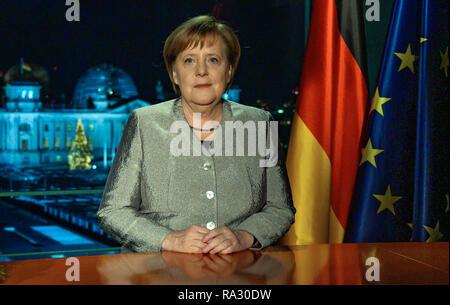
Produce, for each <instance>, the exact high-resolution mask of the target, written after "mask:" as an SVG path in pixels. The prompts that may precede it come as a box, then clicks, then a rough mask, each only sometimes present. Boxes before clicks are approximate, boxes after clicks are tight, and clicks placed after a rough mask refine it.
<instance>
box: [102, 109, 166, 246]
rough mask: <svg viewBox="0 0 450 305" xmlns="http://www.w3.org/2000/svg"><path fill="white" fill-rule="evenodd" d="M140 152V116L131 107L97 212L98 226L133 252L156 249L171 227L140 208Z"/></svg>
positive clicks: (141, 152)
mask: <svg viewBox="0 0 450 305" xmlns="http://www.w3.org/2000/svg"><path fill="white" fill-rule="evenodd" d="M142 154H143V151H142V141H141V132H140V129H139V118H138V114H137V112H136V111H133V112H132V113H131V115H130V117H129V119H128V122H127V125H126V127H125V129H124V131H123V135H122V138H121V140H120V144H119V147H118V149H117V152H116V156H115V158H114V161H113V163H112V165H111V169H110V171H109V174H108V179H107V181H106V185H105V190H104V192H103V197H102V200H101V203H100V207H99V210H98V212H97V216H98V219H99V224H100V227H101V228H102V229H103V230H104V231H105V233H107V234H109V235H110V236H111V237H113V238H114V239H115V240H116V241H118V242H119V243H120V244H121V245H122V246H124V247H126V248H128V249H131V250H133V251H136V252H158V251H161V245H162V242H163V241H164V239H165V237H166V236H167V234H169V233H170V232H171V230H170V229H169V228H167V227H164V226H161V225H159V224H156V223H155V222H153V221H152V220H151V219H149V218H147V217H146V216H145V214H141V213H140V212H139V207H140V204H141V190H140V184H141V170H142V166H141V163H142Z"/></svg>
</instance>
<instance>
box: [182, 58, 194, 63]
mask: <svg viewBox="0 0 450 305" xmlns="http://www.w3.org/2000/svg"><path fill="white" fill-rule="evenodd" d="M193 61H194V60H193V59H192V58H186V59H185V60H184V62H185V63H188V64H190V63H192V62H193Z"/></svg>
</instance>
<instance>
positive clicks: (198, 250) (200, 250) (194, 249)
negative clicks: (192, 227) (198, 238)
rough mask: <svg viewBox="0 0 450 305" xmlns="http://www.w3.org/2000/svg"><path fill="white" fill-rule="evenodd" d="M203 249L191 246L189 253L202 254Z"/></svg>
mask: <svg viewBox="0 0 450 305" xmlns="http://www.w3.org/2000/svg"><path fill="white" fill-rule="evenodd" d="M202 251H203V248H200V247H197V246H190V247H188V249H187V252H188V253H202Z"/></svg>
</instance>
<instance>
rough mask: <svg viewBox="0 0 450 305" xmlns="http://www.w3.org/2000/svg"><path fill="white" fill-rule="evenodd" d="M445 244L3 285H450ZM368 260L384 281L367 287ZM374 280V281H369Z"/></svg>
mask: <svg viewBox="0 0 450 305" xmlns="http://www.w3.org/2000/svg"><path fill="white" fill-rule="evenodd" d="M448 245H449V244H448V242H445V243H378V244H336V245H328V244H321V245H311V246H293V247H281V246H276V247H269V248H266V249H264V250H263V251H243V252H240V253H235V254H231V255H223V256H218V255H196V254H183V253H174V252H162V253H136V254H115V255H98V256H80V257H77V258H78V260H79V263H80V265H79V266H80V281H79V282H68V281H67V280H66V271H67V269H68V268H70V267H71V266H70V265H69V266H66V264H65V263H66V259H67V258H52V259H36V260H24V261H10V262H0V271H1V272H0V273H2V274H3V275H1V274H0V276H2V277H3V279H1V278H0V283H2V284H207V285H211V284H212V285H214V284H224V285H228V284H256V285H266V284H267V285H278V284H282V285H285V284H295V285H297V284H319V285H320V284H322V285H323V284H325V285H326V284H368V285H377V284H446V285H448V284H449V273H448V264H449V246H448ZM368 257H376V258H377V259H378V261H379V274H380V281H371V282H369V281H367V280H366V272H367V270H368V269H369V268H370V267H371V266H366V260H367V258H368ZM371 274H374V273H371Z"/></svg>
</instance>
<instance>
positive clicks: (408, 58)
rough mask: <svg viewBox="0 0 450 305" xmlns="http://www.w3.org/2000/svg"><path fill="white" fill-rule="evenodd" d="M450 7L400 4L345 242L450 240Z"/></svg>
mask: <svg viewBox="0 0 450 305" xmlns="http://www.w3.org/2000/svg"><path fill="white" fill-rule="evenodd" d="M448 6H449V3H448V1H439V0H422V1H420V0H397V1H396V2H395V4H394V8H393V11H392V15H391V23H390V27H389V33H388V37H387V41H386V46H385V50H384V58H383V62H382V66H381V69H380V73H379V76H378V82H377V88H376V90H375V96H374V97H373V100H372V104H371V108H370V112H369V120H368V122H367V125H366V138H365V141H363V143H362V144H363V145H362V146H363V147H362V151H361V154H362V157H361V162H360V167H359V171H358V178H357V182H356V184H355V191H354V196H353V201H352V206H351V209H350V214H349V218H348V223H347V231H346V236H345V239H344V241H345V242H383V241H428V242H430V241H443V240H448V212H449V196H448V187H449V180H448V172H449V171H448V169H449V166H448V146H449V145H448V140H449V139H448V110H449V109H448V102H449V100H448V97H449V96H448V83H447V82H448V73H449V71H448V69H449V60H448V35H449V32H448Z"/></svg>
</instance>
